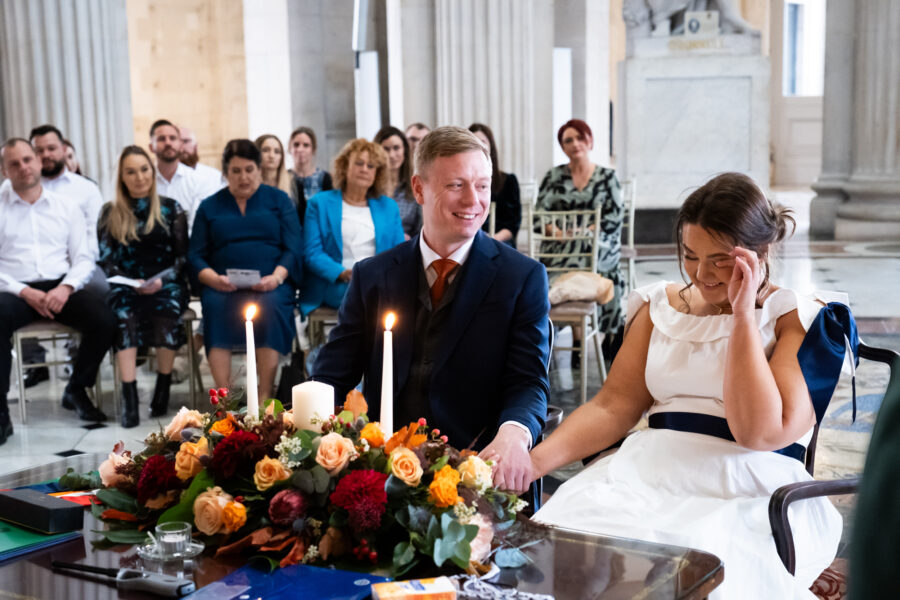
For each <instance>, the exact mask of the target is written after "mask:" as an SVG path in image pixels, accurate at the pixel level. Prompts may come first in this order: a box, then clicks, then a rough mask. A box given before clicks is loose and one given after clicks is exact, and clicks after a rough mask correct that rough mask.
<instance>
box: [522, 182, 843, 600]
mask: <svg viewBox="0 0 900 600" xmlns="http://www.w3.org/2000/svg"><path fill="white" fill-rule="evenodd" d="M788 212H789V211H787V210H785V209H781V208H776V207H774V206H772V205H771V204H770V203H769V201H768V200H767V199H766V197H765V196H764V195H763V193H762V191H760V189H759V188H758V187H757V186H756V185H755V184H754V183H753V181H752V180H750V179H749V178H748V177H746V176H744V175H740V174H736V173H726V174H724V175H720V176H718V177H715V178H714V179H712V180H711V181H709V182H708V183H707V184H706V185H704V186H702V187H701V188H699V189H698V190H696V191H695V192H694V193H693V194H691V195H690V197H688V199H687V200H686V201H685V203H684V205H683V206H682V207H681V210H680V212H679V214H678V217H677V221H676V228H677V229H676V238H677V243H678V256H679V260H680V266H681V268H682V272H683V274H684V275H685V277H686V280H687V282H688V283H687V284H686V285H684V284H680V283H665V282H661V283H657V284H654V285H650V286H647V287H643V288H640V289H637V290H635V291H634V292H632V294H631V296H630V297H629V299H628V306H627V315H628V318H627V329H626V333H625V339H624V342H623V345H622V348H621V350H620V351H619V355H618V358H617V359H616V361H615V362H614V363H613V366H612V369H611V371H610V374H609V379H608V380H607V381H606V383H605V384H604V385H603V388H602V389H601V390H600V392H599V393H598V394H597V395H596V396H595V397H594V398H593V399H592V400H591V401H590V402H589V403H587V404H585V405H584V406H581V407H580V408H578V410H576V411H575V412H574V413H572V415H570V417H569V418H568V419H566V420H565V421H564V422H563V423H562V425H561V426H560V427H559V428H558V429H557V430H556V431H555V432H554V433H553V435H551V436H550V438H549V439H548V440H547V441H545V442H544V443H541V444H539V445H537V446H536V447H535V448H534V449H533V450H532V452H531V458H532V468H533V472H532V473H531V476H530V477H531V479H534V478H537V477H540V476H542V475H545V474H547V473H549V472H550V471H552V470H554V469H556V468H558V467H560V466H562V465H565V464H568V463H570V462H572V461H576V460H579V459H581V458H583V457H586V456H590V455H592V454H594V453H596V452H599V451H600V450H602V449H604V448H607V447H609V446H610V445H612V444H613V443H614V442H616V441H617V440H619V439H620V438H622V437H624V436H625V434H626V433H627V432H628V431H629V430H630V429H631V428H632V427H633V426H634V425H635V424H637V422H638V420H639V419H640V418H641V416H642V415H643V414H644V413H648V415H649V425H650V427H649V428H648V429H645V430H642V431H639V432H637V433H634V434H632V435H630V436H629V437H628V438H626V440H625V442H624V444H623V445H622V447H621V448H620V449H619V450H618V451H617V452H616V453H614V454H611V455H609V456H606V457H604V458H602V459H600V460H598V461H596V462H594V463H592V464H591V465H590V466H589V467H587V468H586V469H585V470H584V471H582V472H581V473H579V474H578V475H577V476H575V477H574V478H572V479H570V480H569V481H568V482H566V483H565V484H563V485H562V486H561V487H560V488H559V490H558V491H557V492H556V493H555V494H554V495H553V497H552V498H551V499H550V501H549V502H548V503H547V504H546V505H545V506H544V507H543V508H542V509H541V510H540V511H538V512H537V513H536V514H535V517H534V518H535V519H536V520H539V521H543V522H546V523H550V524H554V525H559V526H563V527H570V528H575V529H582V530H589V531H595V532H598V533H603V534H608V535H615V536H624V537H630V538H637V539H642V540H650V541H656V542H663V543H668V544H674V545H678V546H687V547H691V548H698V549H701V550H705V551H708V552H711V553H713V554H715V555H716V556H718V557H719V558H721V559H722V560H723V562H724V564H725V581H724V583H723V584H722V586H720V587H719V588H717V589H716V590H715V592H714V593H713V594H712V595H710V598H728V599H729V600H731V599H735V598H747V599H750V598H752V599H754V600H755V599H759V598H779V599H784V598H811V597H812V594H811V593H810V592H809V586H810V584H811V583H812V582H813V581H814V580H815V578H816V577H817V576H818V574H819V573H820V572H821V571H822V570H823V569H824V568H826V567H827V566H828V565H829V564H830V563H831V561H832V560H833V559H834V556H835V552H836V550H837V544H838V541H839V540H840V537H841V527H842V521H841V517H840V515H839V514H838V512H837V511H836V510H835V508H834V507H833V506H832V505H831V504H830V502H829V501H828V500H826V499H814V500H806V501H804V502H800V503H797V504H795V505H793V506H792V507H791V509H792V510H791V525H792V528H793V531H794V543H795V545H796V549H797V559H798V564H797V570H796V573H797V574H796V576H792V575H790V574H789V573H788V571H787V570H786V569H785V568H784V566H783V565H782V562H781V560H780V559H779V557H778V554H777V552H776V549H775V545H774V543H773V539H772V534H771V530H770V528H769V522H768V517H767V507H768V503H769V498H770V496H771V494H772V492H773V491H774V490H775V489H776V488H778V487H779V486H781V485H784V484H787V483H792V482H796V481H807V480H809V479H810V476H809V474H808V473H807V472H806V470H805V469H804V465H803V462H802V456H803V451H804V449H805V446H806V444H807V443H808V442H809V440H810V437H811V435H812V431H813V425H814V424H815V422H816V415H815V412H814V409H813V404H812V401H811V399H810V394H809V391H808V389H807V386H806V383H805V381H806V380H805V379H804V375H803V373H802V372H801V369H800V364H799V362H798V359H797V352H798V350H799V349H800V345H801V342H802V341H803V339H804V336H805V332H806V329H807V328H809V326H810V324H811V323H812V321H813V319H814V318H815V317H816V315H817V314H818V312H819V309H820V305H819V304H818V303H816V302H814V301H813V300H811V299H807V298H805V297H801V296H799V295H798V294H797V293H795V292H793V291H791V290H788V289H785V288H780V287H778V286H777V285H775V284H774V283H773V282H772V281H771V280H770V279H769V257H770V255H771V250H772V247H773V245H774V244H776V243H778V242H779V241H781V240H782V239H783V238H784V237H785V233H786V229H787V224H788V223H793V219H792V218H791V217H790V216H789V215H788V214H787V213H788ZM798 456H799V458H797V457H798Z"/></svg>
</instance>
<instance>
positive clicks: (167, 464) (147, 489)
mask: <svg viewBox="0 0 900 600" xmlns="http://www.w3.org/2000/svg"><path fill="white" fill-rule="evenodd" d="M180 487H181V480H180V479H178V476H177V475H175V463H174V462H172V461H168V460H166V457H164V456H163V455H162V454H157V455H156V456H151V457H150V458H148V459H147V462H145V463H144V468H143V470H142V471H141V477H140V479H138V484H137V500H138V503H139V504H141V505H144V504H146V503H147V501H148V500H150V499H151V498H155V497H156V496H159V495H160V494H165V493H166V492H168V491H169V490H177V489H178V488H180Z"/></svg>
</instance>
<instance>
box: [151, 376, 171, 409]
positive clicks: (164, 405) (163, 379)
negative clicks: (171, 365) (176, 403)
mask: <svg viewBox="0 0 900 600" xmlns="http://www.w3.org/2000/svg"><path fill="white" fill-rule="evenodd" d="M171 385H172V374H171V373H157V374H156V388H155V389H154V390H153V400H151V401H150V416H151V417H161V416H163V415H165V414H166V413H167V412H169V388H170V387H171Z"/></svg>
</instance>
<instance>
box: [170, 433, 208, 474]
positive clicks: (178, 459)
mask: <svg viewBox="0 0 900 600" xmlns="http://www.w3.org/2000/svg"><path fill="white" fill-rule="evenodd" d="M201 456H209V442H208V441H206V438H205V437H202V438H200V440H199V441H197V442H184V443H183V444H181V448H180V449H179V450H178V453H177V454H176V455H175V474H176V475H177V476H178V479H180V480H182V481H187V480H188V479H190V478H191V477H193V476H194V475H196V474H197V473H199V472H200V471H202V470H203V465H202V464H201V463H200V457H201Z"/></svg>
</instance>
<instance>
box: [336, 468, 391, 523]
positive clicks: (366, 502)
mask: <svg viewBox="0 0 900 600" xmlns="http://www.w3.org/2000/svg"><path fill="white" fill-rule="evenodd" d="M387 477H388V476H387V475H386V474H384V473H379V472H378V471H373V470H371V469H366V470H361V471H350V472H349V473H347V474H346V475H345V476H344V477H342V478H341V480H340V481H338V484H337V487H335V489H334V491H333V492H332V493H331V503H332V504H334V505H335V506H337V507H339V508H343V509H344V510H346V511H347V513H348V519H349V522H350V526H351V527H352V528H353V529H354V530H355V531H357V532H363V531H370V530H372V529H377V528H378V525H380V524H381V517H382V515H384V511H385V507H386V505H387V494H386V493H385V491H384V483H385V481H387Z"/></svg>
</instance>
